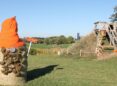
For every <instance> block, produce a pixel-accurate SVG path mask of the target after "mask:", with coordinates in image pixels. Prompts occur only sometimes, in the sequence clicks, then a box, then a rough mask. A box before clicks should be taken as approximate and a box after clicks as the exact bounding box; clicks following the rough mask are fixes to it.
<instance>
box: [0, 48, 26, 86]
mask: <svg viewBox="0 0 117 86" xmlns="http://www.w3.org/2000/svg"><path fill="white" fill-rule="evenodd" d="M26 78H27V48H26V47H25V46H23V47H19V48H0V85H4V86H23V85H24V84H25V82H26Z"/></svg>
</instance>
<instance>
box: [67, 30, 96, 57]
mask: <svg viewBox="0 0 117 86" xmlns="http://www.w3.org/2000/svg"><path fill="white" fill-rule="evenodd" d="M95 48H96V36H95V34H94V33H93V32H92V33H90V34H88V35H86V36H85V37H82V38H81V39H80V40H79V41H77V42H76V43H74V44H73V45H72V46H70V47H69V48H68V53H69V54H72V55H74V54H79V52H80V50H83V51H85V52H91V53H92V52H95Z"/></svg>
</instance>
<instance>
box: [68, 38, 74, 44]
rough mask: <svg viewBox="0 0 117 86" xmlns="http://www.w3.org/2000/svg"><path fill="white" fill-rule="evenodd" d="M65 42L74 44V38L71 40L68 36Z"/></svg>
mask: <svg viewBox="0 0 117 86" xmlns="http://www.w3.org/2000/svg"><path fill="white" fill-rule="evenodd" d="M67 42H68V43H69V44H71V43H74V38H73V37H72V36H69V37H68V38H67Z"/></svg>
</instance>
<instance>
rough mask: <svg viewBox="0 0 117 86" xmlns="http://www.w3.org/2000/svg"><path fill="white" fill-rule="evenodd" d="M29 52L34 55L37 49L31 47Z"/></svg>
mask: <svg viewBox="0 0 117 86" xmlns="http://www.w3.org/2000/svg"><path fill="white" fill-rule="evenodd" d="M29 54H30V55H36V54H37V50H36V49H31V50H30V53H29Z"/></svg>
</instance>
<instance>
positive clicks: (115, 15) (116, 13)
mask: <svg viewBox="0 0 117 86" xmlns="http://www.w3.org/2000/svg"><path fill="white" fill-rule="evenodd" d="M110 19H111V21H112V22H115V21H117V6H115V7H114V13H113V14H112V15H111V17H110Z"/></svg>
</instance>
